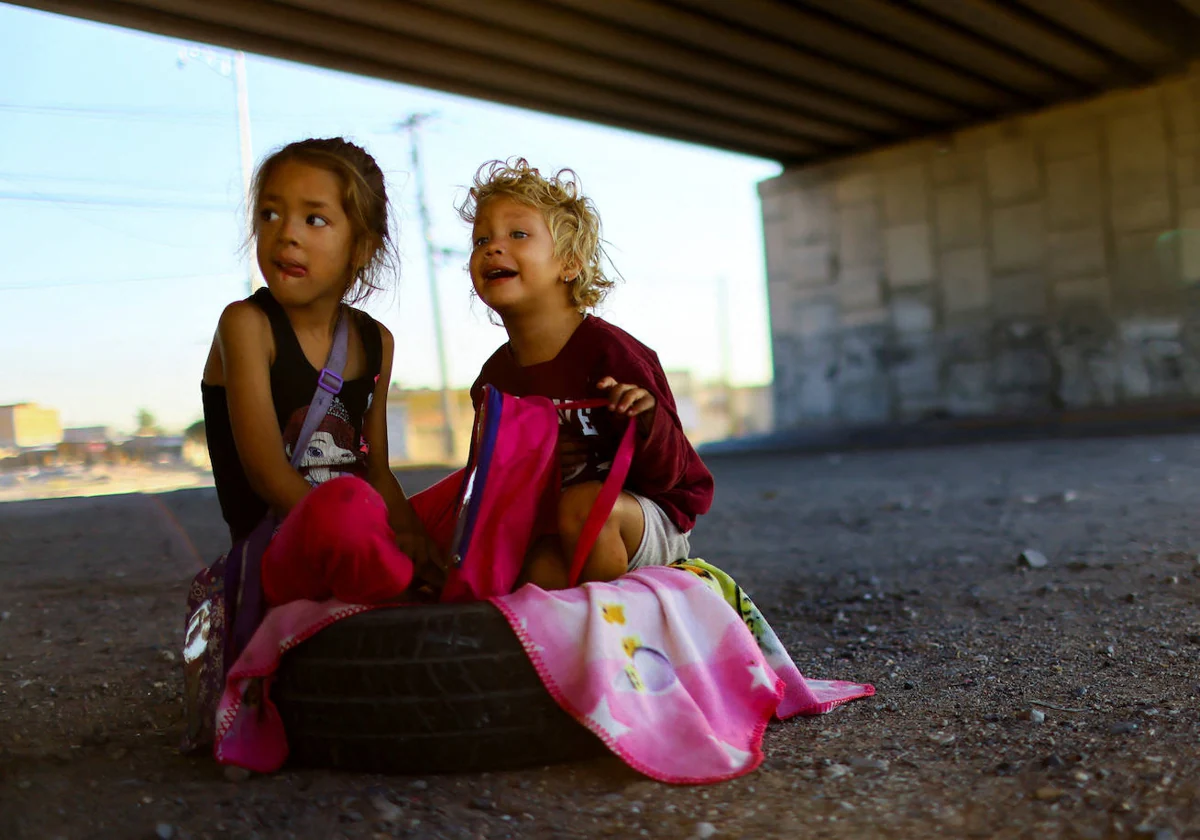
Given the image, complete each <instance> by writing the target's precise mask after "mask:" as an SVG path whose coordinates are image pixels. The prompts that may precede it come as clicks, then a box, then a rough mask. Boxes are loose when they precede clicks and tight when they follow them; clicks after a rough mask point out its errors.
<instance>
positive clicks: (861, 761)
mask: <svg viewBox="0 0 1200 840" xmlns="http://www.w3.org/2000/svg"><path fill="white" fill-rule="evenodd" d="M850 766H851V767H853V768H854V769H855V770H868V771H874V772H876V773H886V772H887V771H888V767H889V766H891V765H889V764H888V762H887V761H886V760H884V759H881V758H852V759H850Z"/></svg>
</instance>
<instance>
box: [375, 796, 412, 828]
mask: <svg viewBox="0 0 1200 840" xmlns="http://www.w3.org/2000/svg"><path fill="white" fill-rule="evenodd" d="M367 801H368V802H370V803H371V805H372V806H373V807H374V808H375V810H376V811H378V812H379V818H380V819H381V820H383V821H384V822H388V823H394V822H400V820H401V818H402V817H403V816H404V809H403V808H401V807H400V806H399V805H396V804H394V803H393V802H390V801H389V800H388V799H387V798H386V797H385V796H384V795H383V794H381V793H377V794H374V795H373V796H370V797H368V798H367Z"/></svg>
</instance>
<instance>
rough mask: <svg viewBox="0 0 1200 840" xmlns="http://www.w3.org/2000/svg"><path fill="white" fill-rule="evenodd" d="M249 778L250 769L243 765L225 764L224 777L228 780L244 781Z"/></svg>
mask: <svg viewBox="0 0 1200 840" xmlns="http://www.w3.org/2000/svg"><path fill="white" fill-rule="evenodd" d="M249 778H250V771H249V770H247V769H246V768H245V767H236V766H234V765H232V764H227V765H225V779H226V781H230V782H244V781H246V780H247V779H249Z"/></svg>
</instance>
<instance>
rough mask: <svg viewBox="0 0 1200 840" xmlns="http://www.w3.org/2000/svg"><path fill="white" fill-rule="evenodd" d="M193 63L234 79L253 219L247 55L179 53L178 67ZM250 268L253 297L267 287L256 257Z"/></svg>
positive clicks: (203, 50)
mask: <svg viewBox="0 0 1200 840" xmlns="http://www.w3.org/2000/svg"><path fill="white" fill-rule="evenodd" d="M192 59H199V60H201V61H203V62H204V63H205V64H206V65H207V66H208V68H209V69H210V70H212V71H213V72H214V73H216V74H217V75H219V76H224V77H225V78H227V79H228V78H230V77H232V78H233V86H234V91H235V93H236V95H237V124H238V157H239V159H240V161H241V165H242V201H243V202H244V203H245V207H246V214H247V216H249V215H252V212H253V210H252V208H251V202H252V200H253V197H252V196H251V195H250V180H251V178H252V177H253V173H254V148H253V146H252V145H251V143H250V94H249V92H248V91H247V89H246V54H245V53H244V52H242V51H241V50H234V51H232V52H231V53H228V54H226V53H223V52H221V51H219V50H214V49H212V48H211V47H188V48H186V49H180V50H179V67H180V68H183V67H185V66H187V63H188V62H189V61H190V60H192ZM249 263H250V264H249V266H247V275H246V285H247V287H248V288H249V290H250V294H254V292H255V290H256V289H259V288H261V287H262V286H263V285H264V283H263V279H262V274H261V273H259V270H258V266H257V265H256V264H255V261H254V257H253V255H251V256H250V258H249Z"/></svg>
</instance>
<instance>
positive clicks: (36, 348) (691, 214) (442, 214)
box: [0, 3, 780, 431]
mask: <svg viewBox="0 0 1200 840" xmlns="http://www.w3.org/2000/svg"><path fill="white" fill-rule="evenodd" d="M193 48H200V55H199V56H190V57H187V56H188V51H189V50H192V49H193ZM204 49H205V45H201V44H196V43H192V42H185V41H180V40H176V39H171V38H163V37H158V36H152V35H147V34H143V33H140V32H134V31H132V30H126V29H120V28H117V27H111V26H103V25H100V24H95V23H89V22H86V21H81V20H76V19H73V18H68V17H62V16H58V15H52V14H47V13H44V12H36V11H31V10H28V9H24V8H20V7H16V6H10V5H6V4H3V3H0V79H2V80H3V81H2V82H0V319H2V320H0V324H2V326H3V329H0V360H3V362H4V369H3V373H0V405H7V404H11V403H18V402H35V403H38V404H41V405H44V406H49V407H54V408H57V409H58V410H59V411H60V412H61V417H62V421H63V425H64V426H67V427H72V426H89V425H107V426H111V427H113V428H114V429H115V430H118V431H131V430H132V429H133V427H134V426H135V425H136V423H135V418H136V415H137V412H138V411H139V410H140V409H146V410H148V411H150V412H151V413H152V414H153V415H154V416H155V417H156V418H157V420H158V422H159V424H160V425H161V426H162V427H163V428H164V429H166V430H171V431H177V430H180V429H182V428H184V427H186V426H187V425H189V424H190V423H192V422H194V421H195V420H197V419H199V418H200V417H201V404H200V387H199V383H200V376H201V372H202V369H203V365H204V360H205V357H206V355H207V352H208V349H209V346H210V344H211V341H212V336H213V331H214V329H215V327H216V323H217V318H218V317H219V315H220V313H221V310H222V309H223V308H224V307H225V306H226V305H227V304H228V303H230V302H232V301H234V300H237V299H239V298H242V297H244V296H245V295H246V294H247V293H248V288H247V265H248V263H247V260H246V253H245V252H244V251H243V249H242V246H243V242H244V239H245V224H244V207H243V205H244V202H243V198H242V170H241V158H240V154H239V139H238V137H239V135H238V125H237V99H236V87H235V83H234V79H233V75H232V74H231V73H229V72H223V71H228V63H229V62H228V59H229V57H230V56H231V54H230V53H229V52H228V51H226V50H221V49H218V48H212V49H211V50H210V52H209V53H208V55H209V56H210V57H211V59H212V60H211V62H210V61H206V60H205V58H204V55H205V53H204ZM214 50H215V51H214ZM181 56H185V57H186V60H181ZM246 78H247V91H248V98H249V103H250V134H251V138H252V148H253V158H254V162H255V163H257V162H258V161H259V160H261V159H262V158H263V157H265V156H266V155H267V154H269V153H270V152H271V151H272V150H273V149H276V148H278V147H279V146H282V145H284V144H286V143H289V142H291V141H294V140H299V139H303V138H305V137H314V136H322V137H327V136H344V137H347V138H349V139H352V140H354V141H355V142H358V143H359V144H361V145H363V146H365V147H366V149H367V150H368V151H369V152H371V153H372V155H374V156H375V158H376V160H377V161H379V164H380V166H381V168H382V169H383V171H384V173H385V176H386V177H387V181H388V190H389V197H390V199H391V202H392V207H393V213H394V216H395V218H396V219H397V221H398V225H399V229H400V238H399V248H400V254H401V273H400V276H399V278H397V279H396V280H395V282H394V284H393V286H392V288H391V290H389V291H388V292H387V293H384V294H379V295H377V296H376V297H375V298H373V299H372V300H371V301H370V302H369V303H368V304H367V305H366V307H365V308H366V309H367V310H368V311H369V312H370V313H371V314H372V315H374V316H375V317H376V318H377V319H379V320H380V321H381V322H382V323H383V324H385V325H386V326H387V327H388V328H389V329H391V330H392V332H393V333H394V334H395V336H396V357H395V362H394V365H393V381H395V382H398V383H400V384H401V385H402V386H405V387H438V386H439V384H440V380H439V374H438V366H437V362H436V358H437V356H436V341H435V333H434V328H433V315H432V303H431V298H430V293H429V288H430V280H429V276H428V272H427V271H426V268H425V266H426V258H425V246H424V240H423V239H422V238H421V231H420V224H419V216H418V211H417V200H416V189H415V182H414V180H413V178H412V171H411V170H412V166H411V161H410V154H411V152H410V145H409V139H408V137H407V135H405V134H404V133H401V132H397V131H396V129H395V126H396V124H397V123H398V122H400V121H402V120H404V119H405V118H407V117H408V116H409V115H410V114H414V113H428V114H432V117H431V119H430V120H429V121H428V122H426V123H425V125H424V128H423V129H422V132H421V135H420V147H419V148H420V152H421V162H422V167H421V168H422V170H423V171H424V177H425V188H426V203H427V204H428V206H429V210H430V214H431V216H432V220H433V221H432V228H433V235H432V237H431V238H432V240H433V241H434V243H435V245H436V246H437V247H438V248H445V249H454V250H457V251H462V252H465V250H466V248H467V247H468V245H469V234H470V231H469V229H468V228H467V227H466V226H465V225H464V224H463V223H462V222H461V221H460V220H459V218H458V215H457V213H456V212H455V209H454V207H455V204H456V203H458V202H459V201H461V199H462V198H463V196H464V194H465V188H466V185H469V184H470V182H471V177H472V175H473V174H474V172H475V170H476V169H477V168H478V167H479V165H480V164H481V163H483V162H485V161H488V160H491V159H504V158H508V157H510V156H514V155H520V156H523V157H525V158H527V159H528V160H529V161H530V162H531V163H532V164H533V165H534V166H536V167H538V168H539V169H541V170H543V171H552V170H555V169H557V168H560V167H570V168H572V169H574V170H575V171H576V172H577V173H578V174H579V177H580V180H581V182H582V186H583V190H584V192H585V194H588V195H589V196H590V197H591V198H592V199H593V200H594V201H595V202H596V204H597V206H598V208H599V210H600V214H601V217H602V220H603V225H604V232H605V238H606V240H607V241H608V251H609V254H610V256H611V258H612V261H613V263H614V264H615V266H616V268H617V270H618V271H619V273H620V275H621V277H623V281H622V282H619V283H618V285H617V287H616V289H615V290H614V291H613V292H612V293H611V294H610V296H609V298H608V300H607V301H606V302H605V304H604V305H603V306H602V307H601V309H600V310H599V314H601V315H602V316H604V317H605V318H608V319H609V320H611V321H612V322H614V323H616V324H617V325H619V326H621V327H622V328H624V329H625V330H627V331H628V332H630V333H632V334H633V335H634V336H635V337H637V338H639V339H640V340H642V341H643V342H645V343H646V344H648V345H649V346H651V347H652V348H654V349H655V350H656V351H657V352H658V354H659V357H660V359H661V360H662V363H663V366H664V367H665V368H666V369H667V370H668V371H671V370H688V371H690V372H692V374H693V375H694V376H696V377H697V378H699V379H701V380H715V379H718V378H719V377H720V376H721V375H722V371H723V369H724V368H726V367H727V369H728V371H729V374H730V379H731V381H733V382H734V383H736V384H748V385H749V384H762V383H766V382H769V381H770V377H771V357H770V339H769V335H768V318H767V302H766V279H765V273H764V260H763V249H762V230H761V216H760V209H759V202H758V195H757V190H756V186H757V184H758V183H759V182H760V181H762V180H764V179H767V178H770V177H772V176H774V175H776V174H778V173H779V171H780V167H779V165H778V164H776V163H774V162H772V161H767V160H762V159H758V158H752V157H746V156H743V155H735V154H730V153H726V152H722V151H719V150H715V149H709V148H705V147H701V146H695V145H691V144H686V143H680V142H676V141H672V140H666V139H661V138H656V137H651V136H648V135H643V134H637V133H634V132H629V131H623V130H618V129H613V128H608V127H604V126H599V125H596V124H591V123H586V122H581V121H578V120H570V119H564V118H558V117H552V116H547V115H543V114H539V113H536V112H532V111H527V110H522V109H518V108H510V107H507V106H501V105H495V104H491V103H487V102H483V101H480V100H474V99H468V98H465V97H460V96H452V95H449V94H442V93H438V92H435V91H429V90H425V89H421V88H416V87H411V86H405V85H400V84H395V83H392V82H384V81H380V80H375V79H368V78H364V77H359V76H352V75H349V74H343V73H335V72H331V71H328V70H322V69H319V68H314V67H307V66H305V65H303V64H296V63H291V62H286V61H280V60H276V59H270V58H264V57H260V56H255V55H247V56H246ZM434 273H435V282H436V287H437V289H438V291H439V296H440V299H441V310H442V323H443V330H444V334H445V345H446V352H447V357H448V369H449V381H450V385H451V386H452V387H465V386H467V385H469V384H470V383H471V382H472V380H473V379H474V377H475V374H476V373H477V372H478V370H479V367H480V365H482V363H483V362H484V360H485V359H486V358H487V357H488V356H489V355H490V354H491V352H492V351H493V350H495V348H496V347H497V346H499V345H500V344H502V343H503V342H504V340H505V335H504V332H503V329H502V328H501V327H497V326H494V325H493V324H491V323H490V322H489V321H488V318H487V312H486V309H485V307H483V306H482V305H481V304H479V303H478V302H475V303H472V299H471V296H470V280H469V277H468V276H467V273H466V270H465V255H464V256H462V257H457V256H455V257H450V258H448V259H444V260H441V261H439V264H438V268H437V270H436V271H435V272H434ZM722 283H724V284H725V288H726V292H725V295H724V296H722V295H721V294H720V292H719V288H720V285H721V284H722ZM722 300H724V301H726V305H724V306H722V305H721V301H722ZM722 319H724V322H722ZM722 327H723V328H725V329H727V330H729V334H730V335H731V336H732V337H733V338H732V341H730V342H729V344H728V358H727V359H725V360H723V359H722V352H721V343H720V342H719V341H716V340H715V339H714V336H716V335H718V334H719V331H720V329H721V328H722Z"/></svg>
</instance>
